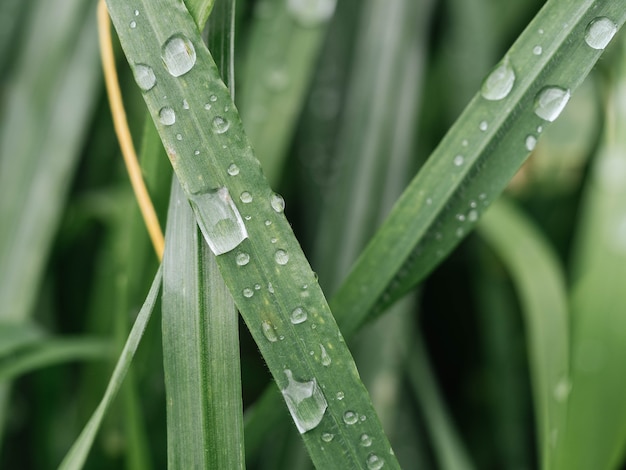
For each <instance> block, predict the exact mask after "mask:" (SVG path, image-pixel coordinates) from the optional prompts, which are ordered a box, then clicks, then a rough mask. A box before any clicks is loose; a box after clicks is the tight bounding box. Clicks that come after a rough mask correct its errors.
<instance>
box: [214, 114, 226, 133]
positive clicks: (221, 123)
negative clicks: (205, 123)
mask: <svg viewBox="0 0 626 470" xmlns="http://www.w3.org/2000/svg"><path fill="white" fill-rule="evenodd" d="M211 127H213V130H214V131H215V132H216V133H217V134H223V133H224V132H226V131H227V130H228V128H229V127H230V122H228V121H227V120H226V119H224V118H223V117H222V116H215V117H214V118H213V121H212V122H211Z"/></svg>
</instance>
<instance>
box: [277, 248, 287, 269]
mask: <svg viewBox="0 0 626 470" xmlns="http://www.w3.org/2000/svg"><path fill="white" fill-rule="evenodd" d="M274 259H275V260H276V262H277V263H278V264H280V265H283V266H284V265H285V264H287V262H289V253H287V252H286V251H285V250H276V253H274Z"/></svg>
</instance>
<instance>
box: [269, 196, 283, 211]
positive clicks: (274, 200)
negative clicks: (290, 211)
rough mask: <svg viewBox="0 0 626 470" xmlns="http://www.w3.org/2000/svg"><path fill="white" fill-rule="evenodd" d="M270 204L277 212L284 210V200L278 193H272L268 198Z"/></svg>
mask: <svg viewBox="0 0 626 470" xmlns="http://www.w3.org/2000/svg"><path fill="white" fill-rule="evenodd" d="M270 205H271V206H272V209H274V211H276V212H278V213H279V214H280V213H281V212H283V211H284V210H285V200H284V199H283V197H282V196H281V195H280V194H276V193H274V194H272V197H271V198H270Z"/></svg>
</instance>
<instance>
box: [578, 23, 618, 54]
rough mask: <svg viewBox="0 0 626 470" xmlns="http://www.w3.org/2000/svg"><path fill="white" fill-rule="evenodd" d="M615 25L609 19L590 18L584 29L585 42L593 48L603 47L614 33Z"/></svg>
mask: <svg viewBox="0 0 626 470" xmlns="http://www.w3.org/2000/svg"><path fill="white" fill-rule="evenodd" d="M616 32H617V26H616V25H615V23H613V22H612V21H611V20H610V19H608V18H606V17H600V18H596V19H594V20H592V21H591V22H590V23H589V25H587V31H585V42H586V43H587V44H588V45H589V47H592V48H593V49H604V48H605V47H606V46H607V45H608V44H609V42H611V39H613V36H615V33H616Z"/></svg>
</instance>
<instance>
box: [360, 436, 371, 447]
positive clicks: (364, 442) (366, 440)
mask: <svg viewBox="0 0 626 470" xmlns="http://www.w3.org/2000/svg"><path fill="white" fill-rule="evenodd" d="M361 445H362V446H363V447H369V446H371V445H372V438H371V437H370V436H369V435H368V434H361Z"/></svg>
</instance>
